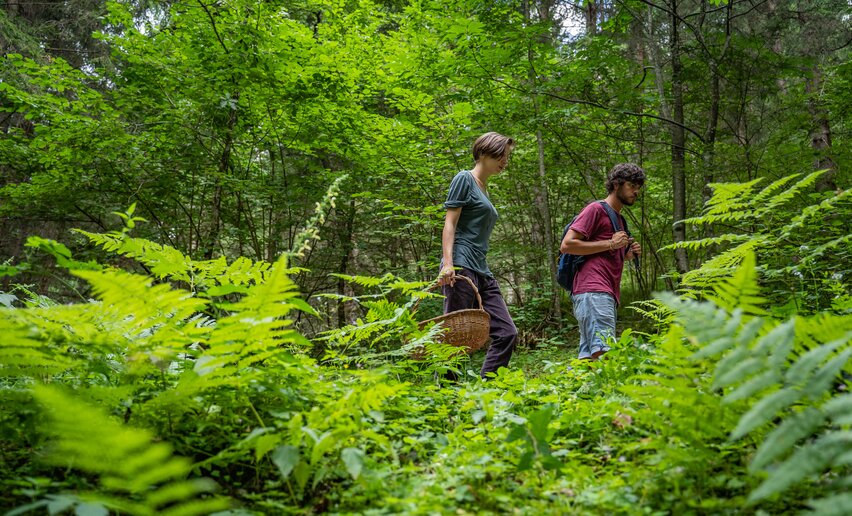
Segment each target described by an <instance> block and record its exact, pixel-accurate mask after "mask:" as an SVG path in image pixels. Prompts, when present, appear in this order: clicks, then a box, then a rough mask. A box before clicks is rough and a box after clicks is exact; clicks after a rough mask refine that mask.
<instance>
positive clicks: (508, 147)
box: [473, 132, 515, 161]
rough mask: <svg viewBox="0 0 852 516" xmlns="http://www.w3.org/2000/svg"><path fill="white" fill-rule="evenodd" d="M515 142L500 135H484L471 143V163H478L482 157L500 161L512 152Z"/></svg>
mask: <svg viewBox="0 0 852 516" xmlns="http://www.w3.org/2000/svg"><path fill="white" fill-rule="evenodd" d="M514 148H515V140H513V139H512V138H509V137H508V136H503V135H502V134H500V133H494V132H490V133H485V134H483V135H482V136H480V137H479V138H477V139H476V141H475V142H473V161H479V158H481V157H482V156H488V157H491V158H494V159H500V158H502V157H503V156H505V155H506V154H508V153H510V152H512V149H514Z"/></svg>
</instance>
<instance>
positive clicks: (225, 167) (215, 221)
mask: <svg viewBox="0 0 852 516" xmlns="http://www.w3.org/2000/svg"><path fill="white" fill-rule="evenodd" d="M233 98H234V102H236V101H237V100H239V98H240V94H239V93H237V94H235V95H234V97H233ZM236 125H237V108H236V107H232V108H231V109H230V111H229V112H228V127H227V131H226V133H225V144H224V146H223V147H222V154H221V156H220V157H219V168H218V174H217V175H216V184H215V186H214V188H213V199H212V200H211V202H210V229H209V231H208V232H207V237H206V238H205V239H204V258H205V259H207V260H210V259H211V258H213V250H214V249H215V248H216V245H217V243H218V242H219V232H220V230H221V228H222V194H223V190H224V184H225V177H227V175H228V172H229V171H230V169H231V151H232V150H233V147H234V127H236Z"/></svg>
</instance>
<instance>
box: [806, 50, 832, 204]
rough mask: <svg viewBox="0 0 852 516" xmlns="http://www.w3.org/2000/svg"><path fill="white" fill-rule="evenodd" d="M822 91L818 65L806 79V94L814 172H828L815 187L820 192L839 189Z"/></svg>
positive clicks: (820, 71) (820, 72) (820, 73)
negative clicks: (821, 97) (814, 156)
mask: <svg viewBox="0 0 852 516" xmlns="http://www.w3.org/2000/svg"><path fill="white" fill-rule="evenodd" d="M821 89H822V70H820V68H819V66H818V65H816V66H814V67H813V68H812V69H811V70H810V74H809V76H808V77H806V78H805V93H806V94H807V96H808V112H809V113H810V115H811V123H812V125H811V147H813V149H814V154H815V155H816V159H815V160H814V170H827V172H826V173H825V174H823V175H822V177H820V178H819V180H818V181H817V182H816V184H815V185H814V186H815V187H816V189H817V191H818V192H824V191H826V190H836V189H837V185H836V184H835V182H834V176H835V174H836V170H837V165H835V163H834V160H833V159H832V158H831V126H830V125H829V123H828V114H827V113H826V112H825V108H824V107H823V106H822V103H821V102H820V95H821V92H820V90H821Z"/></svg>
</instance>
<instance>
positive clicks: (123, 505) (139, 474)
mask: <svg viewBox="0 0 852 516" xmlns="http://www.w3.org/2000/svg"><path fill="white" fill-rule="evenodd" d="M34 396H35V399H36V401H37V402H38V403H39V404H40V405H41V406H42V410H44V412H45V414H46V416H47V419H48V421H49V422H48V424H46V425H45V426H44V429H45V431H46V432H49V434H50V437H51V438H52V440H51V442H50V444H49V447H50V448H49V453H48V454H47V455H46V457H45V460H46V461H48V462H50V463H53V464H55V465H57V466H63V467H68V468H74V469H77V470H80V471H83V472H85V473H88V474H92V475H95V476H96V477H97V478H98V490H97V491H96V492H92V493H78V494H76V495H74V498H77V499H78V500H80V501H81V502H85V503H87V504H89V505H93V504H96V506H100V507H101V510H103V511H104V512H106V510H105V509H107V508H108V509H111V510H115V511H119V512H122V513H126V514H137V515H150V514H174V515H177V514H181V515H184V514H185V515H192V514H209V513H210V512H214V511H217V510H222V509H225V508H227V506H228V504H229V502H228V500H227V499H225V498H219V497H213V498H206V499H204V498H201V497H200V496H199V495H200V494H203V493H207V492H210V491H213V490H214V489H215V487H216V485H215V483H213V482H211V481H210V480H209V479H201V478H196V479H191V480H187V479H186V477H187V475H189V473H190V471H191V469H192V464H191V463H190V461H189V460H187V459H185V458H183V457H175V456H173V455H172V449H171V446H169V445H168V444H165V443H153V442H152V440H153V435H151V433H150V432H147V431H144V430H138V429H134V428H130V427H127V426H123V425H121V424H119V423H118V422H116V421H115V420H113V419H112V418H109V417H107V416H106V415H105V414H102V413H101V412H99V411H97V410H95V409H94V408H92V407H90V406H88V405H87V404H85V403H83V402H80V401H79V400H77V399H75V398H74V397H73V396H69V395H68V394H65V393H63V392H62V391H60V390H58V389H56V388H51V387H46V386H45V387H38V388H36V389H35V390H34ZM39 506H44V507H50V510H51V511H52V512H60V511H58V510H57V509H56V508H55V507H52V502H51V501H45V502H40V503H36V504H33V505H31V506H28V507H25V508H22V509H35V508H36V507H39ZM80 510H81V509H80V507H78V509H77V513H78V514H79V513H80ZM89 510H92V509H89Z"/></svg>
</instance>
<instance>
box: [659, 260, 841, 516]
mask: <svg viewBox="0 0 852 516" xmlns="http://www.w3.org/2000/svg"><path fill="white" fill-rule="evenodd" d="M753 260H754V258H753V256H751V255H747V256H746V258H745V262H744V265H743V266H742V267H741V268H740V269H739V270H737V271H735V273H734V274H733V276H732V277H731V278H730V279H728V280H726V281H724V282H722V284H720V285H718V286H717V288H716V295H715V296H713V297H714V298H715V299H716V301H717V302H716V304H699V303H697V302H695V301H692V300H687V299H677V298H674V297H673V296H667V297H665V298H664V300H665V302H666V304H667V305H668V306H670V307H672V308H673V309H677V310H678V312H679V314H680V315H679V317H678V321H679V323H680V324H681V325H682V326H683V329H684V331H685V332H686V334H687V335H688V336H690V337H691V338H693V339H695V340H696V341H697V342H698V343H700V345H701V346H702V347H701V349H699V350H698V351H697V352H696V353H695V354H694V355H693V359H695V360H701V359H705V358H706V357H718V362H717V364H716V366H715V369H714V371H713V383H712V386H711V387H712V388H713V389H715V390H721V391H723V392H724V398H722V401H723V402H724V403H725V405H730V406H738V405H742V403H743V402H744V401H746V402H747V403H748V405H749V408H748V410H745V411H744V412H743V413H742V415H741V416H740V417H739V418H738V419H739V421H738V422H737V424H736V426H735V427H733V428H730V427H724V426H723V427H721V428H723V429H724V431H726V432H730V439H731V440H732V441H736V440H740V439H743V438H745V437H747V436H753V437H756V438H758V440H759V442H760V445H759V446H758V448H757V452H756V453H755V455H754V457H753V459H752V461H751V464H750V465H749V470H750V471H751V472H753V473H757V472H760V471H767V472H768V473H769V474H768V476H767V478H766V479H765V480H764V481H763V482H762V483H761V485H760V486H758V487H757V488H756V489H754V490H753V491H752V492H751V494H750V495H749V498H748V500H749V502H752V503H754V502H757V501H760V500H763V499H765V498H768V497H770V496H772V495H777V494H778V493H781V492H784V491H786V490H788V489H790V487H791V486H793V485H795V484H797V483H800V482H803V481H806V480H816V479H819V478H820V477H821V476H822V477H825V478H826V479H831V483H829V484H828V486H827V489H828V494H829V495H831V492H832V491H833V490H839V491H842V490H843V489H844V487H843V486H844V485H847V484H848V482H849V481H850V477H849V469H848V464H847V463H846V462H845V459H844V458H843V457H844V456H845V455H848V454H849V453H850V450H852V449H851V448H850V443H849V440H848V436H847V435H846V434H847V433H848V432H847V431H846V430H845V429H844V425H846V424H848V414H849V413H848V409H849V403H848V397H849V396H848V394H846V389H847V388H848V378H849V375H850V373H852V363H851V362H850V358H852V317H850V316H849V315H848V314H844V315H834V314H827V313H824V314H818V315H815V316H811V317H802V316H797V317H794V318H792V319H788V320H786V321H783V322H780V321H773V320H769V319H766V318H763V317H755V316H756V315H766V312H764V311H762V310H760V309H755V305H759V304H761V303H762V302H763V300H762V299H761V298H760V296H757V295H756V292H757V290H758V287H757V276H756V275H755V274H754V266H753ZM744 300H745V302H744ZM838 386H842V388H838ZM770 422H772V425H771V428H769V429H768V430H767V429H766V426H767V425H768V424H769V423H770ZM828 500H831V501H833V502H842V501H843V498H842V497H840V498H838V497H837V496H829V498H826V499H818V498H814V499H812V500H811V501H810V502H809V503H810V504H813V505H814V506H816V507H825V506H827V501H828ZM838 509H839V512H838V513H842V512H846V511H848V509H849V506H843V507H840V508H838Z"/></svg>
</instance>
